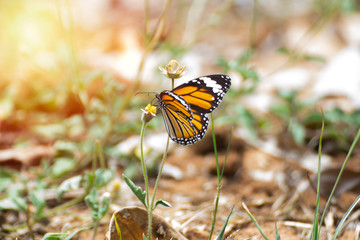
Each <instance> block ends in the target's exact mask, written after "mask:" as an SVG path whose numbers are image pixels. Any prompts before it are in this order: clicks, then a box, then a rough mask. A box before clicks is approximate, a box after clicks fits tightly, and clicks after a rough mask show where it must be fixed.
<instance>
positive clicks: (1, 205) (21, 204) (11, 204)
mask: <svg viewBox="0 0 360 240" xmlns="http://www.w3.org/2000/svg"><path fill="white" fill-rule="evenodd" d="M26 208H27V205H26V201H25V200H24V199H22V198H15V197H13V198H4V199H1V200H0V210H15V211H22V212H25V211H26Z"/></svg>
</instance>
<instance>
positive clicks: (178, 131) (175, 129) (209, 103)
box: [156, 74, 231, 145]
mask: <svg viewBox="0 0 360 240" xmlns="http://www.w3.org/2000/svg"><path fill="white" fill-rule="evenodd" d="M230 86H231V79H230V77H229V76H226V75H221V74H219V75H208V76H203V77H199V78H196V79H193V80H191V81H189V82H187V83H184V84H182V85H180V86H178V87H176V88H174V89H173V90H171V91H167V90H166V91H162V92H161V93H160V94H157V95H156V98H157V100H158V106H159V108H160V109H161V111H162V115H163V119H164V123H165V128H166V130H167V132H168V134H169V136H170V138H171V139H172V140H173V141H175V142H177V143H179V144H182V145H189V144H194V143H196V142H197V141H199V140H201V139H202V138H203V137H204V135H205V133H206V130H207V127H208V125H209V117H208V116H207V114H208V113H210V112H212V111H213V110H214V109H215V108H216V107H217V106H218V105H219V104H220V102H221V101H222V99H223V97H224V95H225V93H226V92H227V91H228V90H229V88H230Z"/></svg>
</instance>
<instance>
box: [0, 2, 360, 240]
mask: <svg viewBox="0 0 360 240" xmlns="http://www.w3.org/2000/svg"><path fill="white" fill-rule="evenodd" d="M359 10H360V2H359V1H357V0H332V1H329V0H304V1H297V0H268V1H262V0H252V1H250V0H194V1H191V0H185V1H170V0H148V1H147V0H145V1H140V0H72V1H70V0H53V1H49V0H32V1H29V0H12V1H6V0H3V1H0V168H1V169H0V177H1V179H3V180H4V181H3V183H2V184H1V183H0V194H1V200H0V205H1V207H0V210H2V209H7V210H8V209H9V207H8V205H6V204H5V205H6V206H7V207H5V205H2V203H3V202H2V200H4V199H9V196H13V197H14V196H15V198H16V197H19V198H23V197H24V196H28V195H27V190H26V189H28V190H29V189H36V190H39V191H40V190H41V191H42V192H43V193H44V192H48V190H49V189H56V188H57V186H58V185H59V184H60V183H61V182H63V181H64V180H66V179H68V178H70V177H74V176H77V175H78V174H80V175H81V173H82V171H84V170H85V169H89V168H90V166H91V163H93V162H94V161H93V160H94V152H96V150H94V149H97V148H96V143H98V144H99V145H101V146H102V148H103V154H104V156H105V159H106V161H107V165H108V166H109V169H112V170H111V174H110V173H109V174H110V175H111V177H109V178H108V179H107V180H106V184H108V183H109V182H111V181H113V180H114V179H117V180H118V181H120V180H119V179H120V177H119V176H121V173H122V172H125V173H126V174H127V175H128V176H130V177H133V178H135V179H139V176H140V174H141V171H140V168H139V149H138V144H139V143H138V141H139V133H140V128H141V121H140V117H141V113H142V112H141V109H144V107H145V106H146V104H148V103H150V102H152V101H154V100H153V95H151V94H140V95H135V94H136V93H137V92H143V91H146V92H161V91H163V90H164V89H170V87H171V82H170V81H169V80H168V79H166V78H165V77H164V76H163V75H162V74H161V72H160V71H159V66H164V65H166V64H167V63H168V62H169V61H170V60H171V59H175V60H177V61H178V62H179V63H180V65H185V66H186V74H185V75H184V76H183V77H182V78H181V79H180V80H177V81H176V82H175V84H176V85H179V84H181V83H183V82H186V81H188V80H190V79H192V78H196V77H199V76H202V75H209V74H215V73H224V74H228V75H229V76H230V77H231V78H232V87H231V90H230V91H229V93H228V94H227V95H226V96H225V98H224V101H223V102H222V104H221V105H220V107H219V108H218V109H217V110H216V111H215V112H214V116H215V125H216V127H217V128H218V129H219V132H221V131H222V130H224V131H222V132H224V134H220V133H219V138H220V139H228V135H229V132H230V130H229V129H230V128H231V127H234V136H235V138H236V139H237V140H236V139H235V140H233V141H234V146H235V147H234V149H233V150H234V151H235V153H234V154H235V155H236V156H239V155H240V152H241V153H242V152H243V151H244V150H243V147H244V146H248V147H256V148H259V149H261V150H262V151H265V152H267V153H269V154H274V155H276V156H279V155H282V156H285V155H286V154H288V153H289V154H290V153H291V154H295V155H291V154H290V155H291V156H292V157H293V159H295V160H294V162H296V164H298V165H299V166H301V168H303V169H306V171H310V172H312V173H313V172H316V170H317V168H316V167H315V166H316V163H314V161H315V159H316V157H315V158H308V156H309V155H311V154H315V156H316V151H317V147H318V140H319V134H320V129H321V122H322V115H321V111H320V110H319V105H321V107H322V109H323V111H324V112H325V119H324V120H325V125H326V128H325V129H326V130H325V133H324V140H323V144H324V146H323V152H324V154H327V155H325V156H328V157H329V159H330V160H329V161H328V163H329V164H330V165H331V163H333V161H335V162H336V161H337V160H339V158H341V157H342V156H344V154H346V153H347V151H348V149H349V147H350V145H351V143H352V141H353V138H354V137H355V134H356V131H357V129H358V128H359V127H360V111H359V108H360V94H359V93H360V67H359V66H360V27H359V26H360V14H359ZM153 103H154V102H153ZM209 132H210V131H209ZM147 134H148V137H146V140H145V141H146V147H147V148H146V153H147V154H148V159H149V161H150V162H151V164H150V166H152V169H153V171H155V172H156V166H157V164H158V161H159V159H160V158H161V154H162V151H163V148H164V145H165V142H166V136H167V134H166V132H165V128H164V126H163V123H162V119H161V117H160V116H158V117H156V118H154V119H153V120H152V122H151V123H150V124H149V126H148V129H147ZM207 136H208V137H209V136H210V134H209V133H208V134H207ZM209 138H210V137H209ZM236 143H239V144H238V145H237V144H236ZM209 144H210V145H211V141H208V140H206V137H205V139H204V142H200V143H199V144H198V145H194V146H189V147H188V148H186V150H184V149H185V148H184V147H180V146H178V145H176V144H172V145H171V149H172V151H173V152H174V156H175V158H176V156H177V154H180V153H183V152H184V151H187V150H188V149H190V150H191V151H194V152H192V154H195V155H196V154H202V155H205V154H208V153H211V152H212V146H211V147H209ZM224 148H225V147H224ZM355 152H356V153H357V154H358V150H355ZM285 153H286V154H285ZM304 153H309V155H306V157H304V155H305V154H304ZM284 154H285V155H284ZM290 155H289V156H290ZM179 156H180V157H181V155H179ZM286 156H288V155H286ZM294 156H296V157H294ZM235 158H236V157H235ZM236 159H237V158H236ZM309 159H310V160H309ZM234 161H235V165H236V161H242V160H234ZM175 162H176V161H175ZM355 163H356V164H357V163H358V161H355ZM355 163H354V166H356V164H355ZM239 164H240V163H239ZM260 165H261V164H260ZM92 166H94V165H92ZM236 166H238V165H236ZM245 166H246V164H245ZM199 167H200V166H199ZM179 168H180V169H182V170H184V169H185V167H184V168H181V167H179ZM253 168H256V167H255V166H250V167H249V169H247V170H248V171H251V170H253ZM150 169H151V167H150ZM184 171H185V170H184ZM170 172H171V171H170ZM169 174H170V178H176V177H174V176H175V175H174V173H169ZM229 174H230V177H234V176H239V175H237V174H239V172H237V171H234V172H232V173H229ZM349 174H350V173H349ZM351 174H352V173H351ZM351 174H350V175H349V176H353V175H351ZM110 175H109V176H110ZM176 176H177V175H176ZM301 177H302V178H305V175H301ZM350 178H351V177H350ZM24 179H27V181H30V182H31V181H33V182H37V183H36V184H35V183H34V185H32V186H26V184H25V185H24V183H23V180H24ZM44 179H45V180H46V181H45V182H46V184H45V185H42V186H41V187H40V186H39V185H37V184H38V181H39V180H44ZM299 179H300V177H299ZM351 179H353V178H351ZM263 180H264V179H262V181H263ZM270 180H274V179H273V178H271V179H270ZM19 182H22V184H23V185H21V184H20V185H19ZM295 182H296V183H298V181H295ZM9 184H10V185H9ZM11 184H15V185H16V186H17V188H12V190H14V189H15V190H16V191H15V192H16V193H10V192H11V191H10V189H9V188H10V187H9V186H12V185H11ZM104 185H105V184H104ZM355 185H356V187H355V188H354V187H352V188H351V189H350V190H354V189H355V190H354V191H355V192H356V193H357V191H359V186H360V184H359V183H358V182H357V184H355ZM82 187H84V186H81V185H79V187H78V188H79V189H81V188H82ZM346 190H348V188H346ZM344 191H345V190H344ZM66 192H67V191H66ZM325 195H326V193H325ZM49 198H50V199H51V197H49ZM70 198H71V197H70ZM42 201H43V202H44V204H45V202H47V204H49V201H50V200H46V199H42ZM121 201H123V200H121ZM6 203H7V202H6ZM24 204H25V205H24V206H30V205H32V204H34V202H32V200H28V201H27V203H24ZM26 204H28V205H26ZM35 205H36V204H35ZM45 205H46V204H45ZM45 205H44V206H43V209H44V208H45ZM50 205H51V204H50ZM53 205H54V203H53ZM53 205H51V206H53ZM55 205H56V204H55ZM46 208H50V207H49V206H48V205H46ZM46 208H45V209H46ZM10 209H11V210H14V211H15V212H23V213H24V211H23V210H24V208H21V207H19V206H17V205H16V204H15V205H11V207H10ZM25 209H26V207H25ZM41 211H43V210H41ZM44 211H45V210H44ZM2 214H5V213H2ZM6 214H8V213H6ZM36 214H39V216H45V215H46V214H44V213H43V212H42V213H36ZM41 214H44V215H41ZM36 216H37V215H36ZM46 216H47V215H46ZM1 221H2V220H1ZM22 222H24V221H23V219H20V218H16V219H15V220H14V222H13V223H17V224H20V223H22ZM2 224H5V225H6V224H7V225H9V224H11V223H10V222H7V221H5V220H3V221H2ZM2 230H4V228H2ZM50 230H53V229H50ZM50 230H49V229H47V230H42V231H43V232H47V231H50ZM4 231H5V230H4ZM6 232H12V230H11V229H10V228H8V229H6ZM40 232H41V231H40ZM0 238H1V237H0ZM99 239H100V238H99Z"/></svg>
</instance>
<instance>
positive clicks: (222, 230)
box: [216, 207, 234, 240]
mask: <svg viewBox="0 0 360 240" xmlns="http://www.w3.org/2000/svg"><path fill="white" fill-rule="evenodd" d="M233 209H234V207H233V208H231V210H230V213H229V215H228V217H227V218H226V221H225V223H224V225H223V226H222V228H221V230H220V233H219V235H218V236H217V238H216V240H223V239H224V234H225V229H226V226H227V224H228V222H229V219H230V216H231V214H232V212H233Z"/></svg>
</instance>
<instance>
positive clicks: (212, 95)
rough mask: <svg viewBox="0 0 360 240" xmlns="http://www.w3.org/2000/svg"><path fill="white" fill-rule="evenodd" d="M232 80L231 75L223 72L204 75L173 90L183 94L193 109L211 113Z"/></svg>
mask: <svg viewBox="0 0 360 240" xmlns="http://www.w3.org/2000/svg"><path fill="white" fill-rule="evenodd" d="M230 80H231V79H230V77H229V76H226V75H221V74H218V75H208V76H203V77H199V78H195V79H193V80H191V81H189V82H187V83H184V84H182V85H180V86H178V87H177V88H175V89H174V90H172V92H173V93H175V94H176V95H179V96H181V97H182V98H183V99H184V100H185V101H186V102H187V103H188V104H189V105H190V108H191V109H192V110H193V111H195V110H197V111H199V112H202V113H210V112H212V111H213V110H214V109H215V108H216V107H217V106H218V105H219V104H220V102H221V100H222V99H223V97H224V95H225V93H226V92H227V91H228V90H229V88H230V86H231V81H230Z"/></svg>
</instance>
